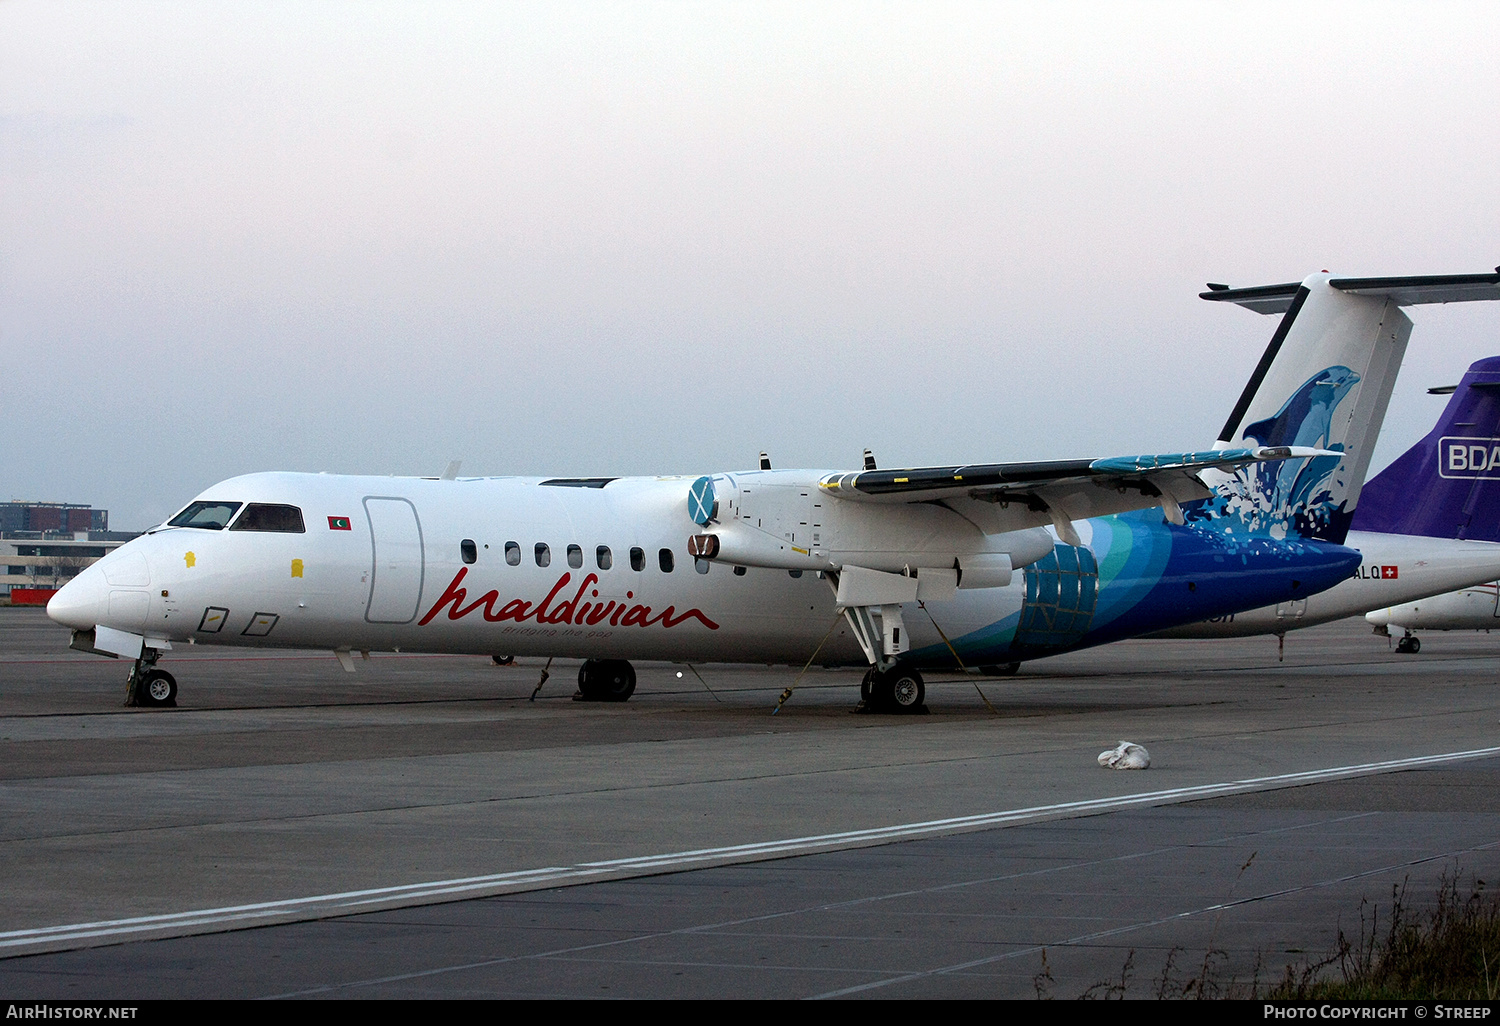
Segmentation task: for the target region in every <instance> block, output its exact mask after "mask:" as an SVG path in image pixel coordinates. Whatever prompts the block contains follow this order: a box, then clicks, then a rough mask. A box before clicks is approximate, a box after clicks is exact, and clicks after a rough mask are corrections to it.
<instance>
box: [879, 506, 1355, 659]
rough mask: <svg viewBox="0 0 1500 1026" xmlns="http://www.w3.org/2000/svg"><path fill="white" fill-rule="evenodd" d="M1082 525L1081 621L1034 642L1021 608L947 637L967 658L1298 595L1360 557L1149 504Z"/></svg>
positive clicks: (999, 655)
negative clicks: (1090, 565)
mask: <svg viewBox="0 0 1500 1026" xmlns="http://www.w3.org/2000/svg"><path fill="white" fill-rule="evenodd" d="M1089 524H1090V526H1091V528H1092V532H1093V533H1092V542H1093V544H1092V545H1091V548H1092V550H1093V551H1094V553H1095V556H1096V561H1097V566H1098V572H1099V580H1098V585H1097V595H1096V598H1095V605H1094V614H1093V620H1092V624H1091V626H1090V627H1089V629H1088V630H1087V631H1086V632H1084V633H1083V634H1082V636H1081V637H1076V636H1075V638H1069V639H1068V641H1067V643H1064V644H1056V645H1049V644H1043V643H1039V642H1038V640H1037V639H1038V638H1039V637H1040V636H1041V635H1039V634H1038V633H1037V632H1035V631H1027V630H1026V629H1024V628H1023V626H1022V621H1023V620H1025V619H1026V618H1027V609H1026V607H1023V609H1022V610H1021V612H1019V613H1012V614H1010V615H1009V616H1006V617H1004V618H1002V619H1000V620H998V621H996V622H995V623H992V624H989V625H988V626H986V627H983V628H981V629H980V630H977V631H973V632H971V633H969V634H965V635H962V636H959V637H955V638H952V639H951V640H952V643H953V647H954V649H956V650H957V652H958V654H959V657H960V658H961V659H962V660H963V662H964V664H965V665H966V666H987V665H994V664H1002V663H1008V662H1020V661H1023V660H1028V659H1036V658H1039V657H1042V656H1049V655H1057V654H1059V653H1062V652H1070V651H1075V650H1077V649H1081V648H1090V647H1092V646H1094V645H1103V644H1107V643H1108V642H1111V641H1119V640H1121V639H1123V638H1128V637H1138V636H1140V635H1142V634H1149V633H1151V632H1152V631H1157V630H1164V629H1166V628H1168V627H1174V626H1177V625H1178V624H1183V623H1192V622H1195V621H1198V620H1206V619H1209V618H1210V617H1215V616H1223V615H1225V614H1227V613H1232V612H1238V611H1240V610H1242V609H1254V608H1258V607H1260V606H1265V605H1272V604H1274V603H1277V602H1282V601H1285V600H1287V599H1291V598H1301V597H1305V596H1307V595H1309V594H1312V593H1315V592H1318V591H1322V590H1323V589H1325V588H1330V587H1332V586H1333V585H1335V584H1337V583H1339V582H1340V581H1342V580H1344V579H1345V578H1347V577H1348V576H1349V575H1350V573H1352V572H1353V570H1354V568H1355V567H1356V566H1358V565H1359V563H1360V559H1361V557H1360V554H1359V553H1358V552H1356V551H1354V550H1352V549H1347V548H1345V547H1343V546H1342V545H1333V544H1330V543H1327V542H1318V541H1309V540H1306V539H1301V538H1289V539H1276V538H1270V537H1265V536H1259V537H1246V536H1244V535H1234V534H1228V533H1215V532H1212V531H1207V530H1202V529H1199V528H1195V527H1193V526H1186V527H1179V526H1177V525H1175V524H1170V523H1166V522H1164V521H1163V520H1162V518H1161V512H1160V511H1159V510H1156V509H1147V510H1138V511H1136V512H1133V513H1122V514H1119V515H1118V516H1111V517H1100V518H1098V519H1095V520H1091V521H1089ZM1066 548H1070V546H1063V545H1059V546H1057V547H1056V549H1055V550H1054V555H1053V556H1049V557H1047V560H1044V561H1043V563H1044V564H1045V563H1047V561H1048V560H1056V559H1057V558H1058V556H1059V555H1060V552H1059V550H1062V549H1066ZM1039 565H1041V564H1039ZM1048 565H1049V566H1056V565H1057V564H1056V563H1051V564H1048ZM1043 572H1049V571H1043ZM1029 591H1030V589H1029ZM901 662H902V663H903V664H904V665H912V666H925V667H935V668H945V669H946V668H952V666H953V655H952V653H950V652H949V651H948V646H947V645H944V644H938V645H929V646H926V647H924V648H921V649H917V650H914V651H911V652H908V653H906V654H905V655H904V656H903V657H902V658H901Z"/></svg>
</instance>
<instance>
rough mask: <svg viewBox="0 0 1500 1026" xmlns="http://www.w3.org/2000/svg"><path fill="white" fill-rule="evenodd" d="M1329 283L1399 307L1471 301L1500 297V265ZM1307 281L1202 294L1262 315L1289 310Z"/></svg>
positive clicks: (1218, 288)
mask: <svg viewBox="0 0 1500 1026" xmlns="http://www.w3.org/2000/svg"><path fill="white" fill-rule="evenodd" d="M1328 284H1329V285H1330V286H1331V287H1333V288H1336V289H1338V290H1339V291H1340V292H1347V293H1349V294H1350V295H1354V296H1384V297H1386V298H1387V299H1390V300H1391V301H1392V302H1393V303H1395V304H1396V305H1397V306H1418V305H1421V304H1424V303H1470V302H1475V301H1477V300H1484V299H1500V268H1496V269H1495V272H1494V273H1490V274H1429V275H1417V276H1410V275H1409V276H1406V277H1400V278H1329V279H1328ZM1302 285H1303V283H1302V282H1298V281H1291V282H1285V283H1283V284H1281V285H1255V286H1252V287H1250V288H1244V289H1231V288H1225V287H1223V286H1210V288H1209V290H1208V291H1207V292H1200V293H1198V295H1199V297H1200V298H1202V299H1208V300H1212V301H1213V302H1216V303H1238V304H1239V305H1240V306H1243V307H1244V308H1245V309H1247V310H1254V311H1255V312H1256V313H1261V314H1279V313H1286V311H1287V310H1288V309H1290V307H1291V305H1292V300H1293V299H1294V298H1296V295H1297V290H1298V289H1300V288H1301V287H1302Z"/></svg>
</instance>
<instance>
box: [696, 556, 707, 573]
mask: <svg viewBox="0 0 1500 1026" xmlns="http://www.w3.org/2000/svg"><path fill="white" fill-rule="evenodd" d="M693 569H694V570H696V571H698V572H699V573H700V574H706V573H708V560H706V559H694V560H693Z"/></svg>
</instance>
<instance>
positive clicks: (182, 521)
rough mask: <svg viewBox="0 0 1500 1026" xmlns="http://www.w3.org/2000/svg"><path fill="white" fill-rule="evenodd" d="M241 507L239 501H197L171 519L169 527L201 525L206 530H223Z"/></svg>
mask: <svg viewBox="0 0 1500 1026" xmlns="http://www.w3.org/2000/svg"><path fill="white" fill-rule="evenodd" d="M239 508H240V504H239V503H237V502H195V503H193V504H192V505H191V506H189V507H188V508H187V509H185V510H183V511H182V512H181V513H179V514H177V515H176V516H175V517H173V518H172V519H171V520H169V521H167V526H168V527H201V528H203V529H204V530H205V531H222V530H223V529H224V525H225V524H227V523H229V518H230V517H232V516H234V511H235V510H237V509H239Z"/></svg>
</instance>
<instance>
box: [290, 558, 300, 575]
mask: <svg viewBox="0 0 1500 1026" xmlns="http://www.w3.org/2000/svg"><path fill="white" fill-rule="evenodd" d="M292 576H293V577H301V576H302V560H300V559H294V560H292Z"/></svg>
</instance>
